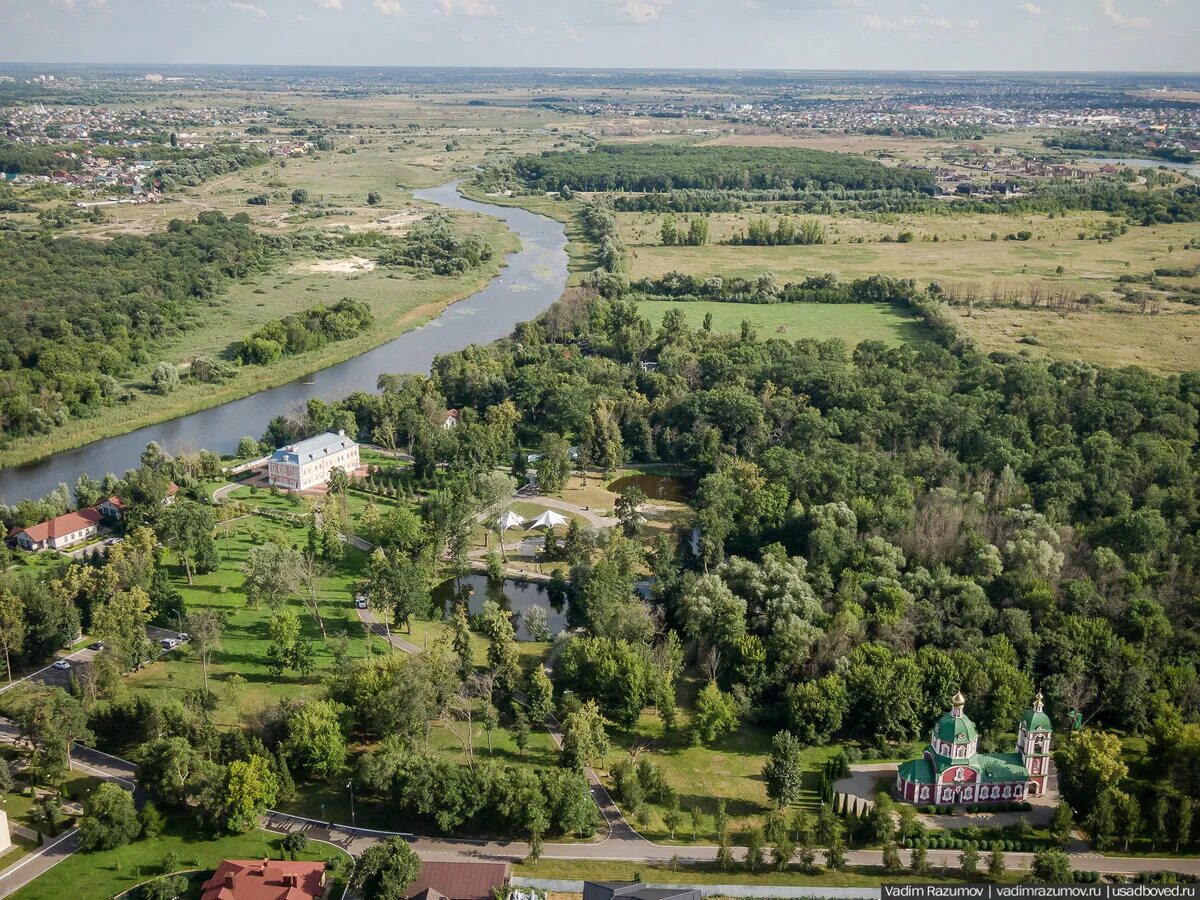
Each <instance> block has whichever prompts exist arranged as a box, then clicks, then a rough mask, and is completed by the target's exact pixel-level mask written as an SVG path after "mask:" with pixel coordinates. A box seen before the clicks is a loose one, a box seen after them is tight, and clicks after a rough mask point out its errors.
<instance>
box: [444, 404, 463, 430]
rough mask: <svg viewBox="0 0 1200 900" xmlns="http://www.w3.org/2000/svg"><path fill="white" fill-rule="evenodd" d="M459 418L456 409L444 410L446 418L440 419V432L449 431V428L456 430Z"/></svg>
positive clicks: (459, 414)
mask: <svg viewBox="0 0 1200 900" xmlns="http://www.w3.org/2000/svg"><path fill="white" fill-rule="evenodd" d="M460 416H461V413H459V411H458V410H457V409H448V410H446V416H445V418H443V419H442V430H443V431H449V430H450V429H451V428H457V427H458V420H459V418H460Z"/></svg>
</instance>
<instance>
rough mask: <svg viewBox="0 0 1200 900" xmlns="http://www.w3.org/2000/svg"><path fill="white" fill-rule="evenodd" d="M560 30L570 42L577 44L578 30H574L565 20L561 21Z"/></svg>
mask: <svg viewBox="0 0 1200 900" xmlns="http://www.w3.org/2000/svg"><path fill="white" fill-rule="evenodd" d="M562 30H563V34H564V35H566V38H567V40H568V41H570V42H571V43H572V44H578V43H579V42H580V39H579V32H578V31H576V30H575V28H574V26H572V25H570V24H569V23H567V22H563V23H562Z"/></svg>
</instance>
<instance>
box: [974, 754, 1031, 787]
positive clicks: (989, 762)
mask: <svg viewBox="0 0 1200 900" xmlns="http://www.w3.org/2000/svg"><path fill="white" fill-rule="evenodd" d="M971 762H972V765H974V766H975V767H976V768H977V769H978V771H979V780H980V781H981V782H983V783H984V784H988V783H991V782H997V781H1024V780H1025V779H1026V778H1028V777H1029V770H1028V769H1027V768H1025V764H1024V763H1023V762H1021V756H1020V754H1019V753H979V754H977V755H976V756H975V759H974V760H972V761H971Z"/></svg>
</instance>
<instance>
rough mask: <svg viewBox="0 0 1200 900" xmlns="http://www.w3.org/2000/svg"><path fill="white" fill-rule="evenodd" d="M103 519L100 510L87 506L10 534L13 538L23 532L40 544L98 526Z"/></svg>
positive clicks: (16, 529) (15, 530) (17, 529)
mask: <svg viewBox="0 0 1200 900" xmlns="http://www.w3.org/2000/svg"><path fill="white" fill-rule="evenodd" d="M101 518H103V517H102V516H101V515H100V511H99V510H97V509H95V508H94V507H91V506H85V507H84V508H83V509H77V510H75V512H69V513H67V514H66V515H63V516H58V517H56V518H53V519H51V520H50V521H49V522H39V523H38V524H37V525H30V526H29V527H28V528H14V529H13V530H12V531H11V532H10V533H9V534H10V536H11V537H16V536H17V535H18V534H20V533H21V532H25V534H27V535H29V539H30V540H32V541H33V542H34V543H38V544H40V543H42V542H43V541H45V540H48V539H49V538H52V537H55V538H57V537H63V536H65V535H68V534H71V533H72V532H75V531H82V530H83V529H84V528H88V527H90V526H92V525H96V524H98V523H99V522H100V519H101Z"/></svg>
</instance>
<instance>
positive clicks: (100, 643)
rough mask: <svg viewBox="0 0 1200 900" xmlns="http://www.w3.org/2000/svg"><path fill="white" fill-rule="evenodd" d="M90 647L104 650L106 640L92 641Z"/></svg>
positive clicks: (90, 648)
mask: <svg viewBox="0 0 1200 900" xmlns="http://www.w3.org/2000/svg"><path fill="white" fill-rule="evenodd" d="M88 649H89V650H103V649H104V641H93V642H92V643H90V644H88Z"/></svg>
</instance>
